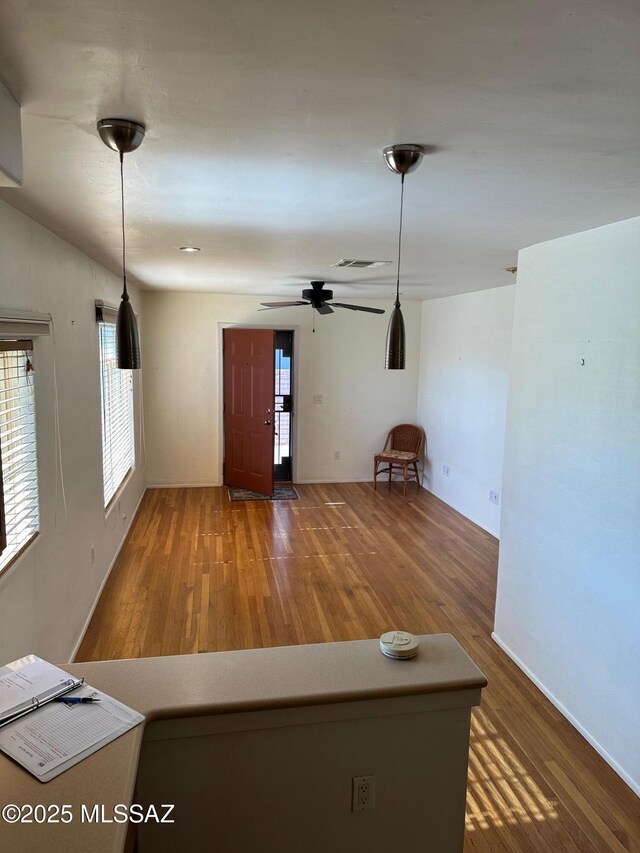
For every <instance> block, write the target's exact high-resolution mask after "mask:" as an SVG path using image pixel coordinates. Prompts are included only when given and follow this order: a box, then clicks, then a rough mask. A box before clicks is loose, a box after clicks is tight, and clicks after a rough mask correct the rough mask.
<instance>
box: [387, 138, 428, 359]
mask: <svg viewBox="0 0 640 853" xmlns="http://www.w3.org/2000/svg"><path fill="white" fill-rule="evenodd" d="M424 154H425V149H424V147H423V146H422V145H410V144H402V145H388V146H387V147H386V148H384V149H383V151H382V156H383V157H384V159H385V162H386V164H387V166H388V167H389V168H390V169H391V171H392V172H395V173H396V174H397V175H400V178H401V182H400V227H399V229H398V274H397V277H396V301H395V303H394V306H393V311H392V312H391V317H390V318H389V328H388V329H387V345H386V348H385V359H384V366H385V368H386V369H387V370H404V369H405V331H404V318H403V316H402V308H401V307H400V256H401V254H402V210H403V205H404V178H405V175H408V174H409V172H413V171H415V169H417V168H418V166H419V165H420V163H421V162H422V158H423V157H424Z"/></svg>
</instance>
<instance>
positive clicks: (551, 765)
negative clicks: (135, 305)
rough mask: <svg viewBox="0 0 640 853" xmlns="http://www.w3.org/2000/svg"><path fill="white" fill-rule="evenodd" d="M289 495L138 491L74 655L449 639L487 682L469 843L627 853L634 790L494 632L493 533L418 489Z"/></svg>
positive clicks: (317, 490) (633, 827) (477, 733)
mask: <svg viewBox="0 0 640 853" xmlns="http://www.w3.org/2000/svg"><path fill="white" fill-rule="evenodd" d="M297 489H298V491H299V493H300V500H299V501H282V502H269V501H254V502H236V503H230V502H229V501H228V498H227V491H226V489H204V488H203V489H162V490H150V491H148V492H147V494H146V495H145V498H144V500H143V503H142V506H141V509H140V511H139V513H138V516H137V518H136V520H135V522H134V525H133V528H132V530H131V533H130V535H129V538H128V539H127V542H126V544H125V546H124V548H123V550H122V552H121V554H120V557H119V559H118V562H117V564H116V566H115V567H114V570H113V572H112V574H111V577H110V578H109V581H108V583H107V585H106V587H105V590H104V593H103V595H102V597H101V600H100V602H99V604H98V607H97V609H96V612H95V615H94V618H93V620H92V622H91V625H90V626H89V630H88V631H87V634H86V637H85V639H84V642H83V644H82V647H81V649H80V652H79V654H78V656H77V660H100V659H110V658H126V657H145V656H149V655H168V654H186V653H192V652H207V651H218V650H222V649H241V648H252V647H256V646H277V645H286V644H295V643H316V642H327V641H333V640H351V639H365V638H371V637H378V636H379V635H380V634H381V633H382V632H383V631H385V630H388V629H389V628H392V627H399V628H403V629H405V630H408V631H412V632H413V633H416V634H426V633H439V632H450V633H452V634H453V635H454V636H455V637H456V638H457V639H458V640H459V642H460V643H461V644H462V645H463V646H464V647H465V649H466V650H467V651H468V652H469V654H470V655H471V656H472V657H473V659H474V660H475V661H476V663H477V664H478V666H480V668H481V669H483V671H484V672H485V674H486V675H487V678H488V679H489V686H488V688H487V689H486V690H485V691H484V694H483V702H482V706H481V708H479V709H475V710H474V714H473V724H472V743H471V756H470V767H469V790H468V797H467V833H466V844H465V851H467V853H469V852H470V851H492V853H493V851H500V853H503V851H518V853H519V851H536V853H538V851H541V853H551V851H581V853H590V851H625V850H626V851H640V800H638V798H637V797H636V796H635V795H634V794H633V793H632V792H631V790H630V789H629V788H628V787H627V786H626V785H625V784H624V783H623V782H622V781H621V780H620V779H619V777H618V776H617V775H616V774H615V773H614V772H613V770H611V768H610V767H609V766H608V765H607V764H606V763H605V762H604V761H603V760H602V759H601V758H600V756H599V755H597V753H596V752H595V751H594V750H593V749H592V748H591V747H590V746H589V745H588V744H587V743H586V741H585V740H584V739H583V738H582V737H581V736H580V735H579V734H578V732H577V731H576V730H575V729H574V728H573V727H572V726H571V725H570V724H569V723H568V722H567V721H566V720H565V719H564V717H562V715H561V714H560V713H559V712H558V711H557V710H556V709H555V708H554V707H553V705H551V703H550V702H548V701H547V699H545V697H544V696H543V695H542V694H541V693H540V691H539V690H538V689H537V688H536V687H534V685H533V684H532V683H531V682H530V681H529V680H528V679H527V678H526V677H525V676H524V675H523V673H522V672H521V671H520V670H519V669H518V668H517V667H516V666H515V664H513V663H512V662H511V661H510V660H509V658H508V657H507V656H506V655H505V654H504V653H503V652H502V651H501V650H500V649H499V648H498V647H497V646H496V645H495V643H494V642H493V641H492V640H491V636H490V635H491V630H492V627H493V606H494V601H495V586H496V568H497V554H498V543H497V541H496V540H495V539H494V538H493V537H491V536H490V535H489V534H487V533H485V532H484V531H482V530H481V529H480V528H478V527H476V526H475V525H473V524H472V523H471V522H469V521H467V520H466V519H465V518H463V517H462V516H461V515H459V514H458V513H456V512H454V511H453V510H452V509H450V508H449V507H448V506H446V505H445V504H443V503H442V502H441V501H439V500H438V499H437V498H435V497H433V496H432V495H430V494H429V493H427V492H425V491H421V492H420V493H418V494H416V490H415V488H411V489H409V490H408V492H409V493H408V494H407V497H406V498H403V496H402V487H401V485H398V486H396V485H394V487H393V489H392V491H391V492H389V491H388V490H387V488H386V487H382V488H380V489H379V490H378V492H374V491H373V488H372V487H371V485H369V484H355V483H354V484H341V485H316V486H298V487H297ZM612 724H614V721H613V720H612ZM425 841H426V843H428V839H425Z"/></svg>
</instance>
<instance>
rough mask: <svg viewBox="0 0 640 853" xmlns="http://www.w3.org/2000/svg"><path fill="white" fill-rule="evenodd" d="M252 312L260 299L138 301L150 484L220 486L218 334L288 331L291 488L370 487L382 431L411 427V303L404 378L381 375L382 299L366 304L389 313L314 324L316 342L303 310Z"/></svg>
mask: <svg viewBox="0 0 640 853" xmlns="http://www.w3.org/2000/svg"><path fill="white" fill-rule="evenodd" d="M289 296H290V294H283V297H285V298H289ZM349 301H353V300H349ZM259 303H260V297H258V296H231V295H224V294H189V293H158V292H145V293H144V294H143V305H144V311H143V315H144V321H143V331H144V335H143V358H144V363H145V371H144V399H145V412H146V416H145V421H146V439H147V440H146V444H147V455H148V467H147V482H148V483H150V484H154V485H177V484H196V485H205V484H209V485H211V484H213V485H219V484H220V483H221V482H222V469H221V453H222V441H221V427H222V420H221V411H220V402H221V390H222V382H221V359H220V357H219V356H220V351H221V350H220V346H221V324H244V325H263V326H267V327H268V326H270V325H272V326H279V327H280V328H283V327H284V328H294V329H296V337H297V341H298V347H297V355H298V358H297V362H296V364H295V369H296V370H297V376H298V384H297V401H296V402H295V406H296V419H295V425H294V429H296V428H297V430H298V435H299V443H298V445H297V447H296V448H295V451H294V453H295V457H296V459H297V470H296V480H297V482H337V481H354V480H370V479H371V478H372V473H371V472H372V469H373V455H374V453H375V451H376V450H378V449H379V448H380V447H381V446H382V444H383V443H384V439H385V437H386V434H387V431H388V429H389V427H391V426H392V425H393V424H394V423H402V422H404V421H410V422H414V421H415V418H416V398H417V385H418V362H419V346H420V305H419V303H417V302H407V303H405V305H404V306H403V309H404V310H403V313H404V317H405V323H406V328H407V347H408V349H407V364H408V368H407V369H406V370H402V371H398V370H395V371H388V370H385V369H384V367H383V362H384V347H385V340H386V331H387V324H388V322H389V310H390V309H391V307H392V304H391V300H390V299H388V300H386V301H382V300H366V304H367V305H372V306H373V307H382V308H385V309H387V313H386V314H383V315H375V314H366V313H356V312H352V311H346V310H340V309H336V311H335V313H334V314H332V315H331V316H328V317H317V318H316V332H315V334H313V333H312V331H311V321H312V311H311V310H310V309H308V308H305V307H300V308H290V309H285V308H283V309H278V310H276V311H270V312H259V311H258V308H259V307H260V305H259ZM314 394H321V395H322V397H323V403H322V404H321V405H317V404H315V405H314V404H313V395H314ZM334 450H340V454H341V459H340V461H336V460H334V458H333V453H334Z"/></svg>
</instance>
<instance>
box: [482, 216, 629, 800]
mask: <svg viewBox="0 0 640 853" xmlns="http://www.w3.org/2000/svg"><path fill="white" fill-rule="evenodd" d="M639 270H640V218H637V219H632V220H628V221H625V222H619V223H615V224H613V225H608V226H605V227H603V228H597V229H595V230H592V231H588V232H585V233H582V234H575V235H573V236H571V237H565V238H563V239H559V240H554V241H551V242H549V243H543V244H541V245H538V246H532V247H530V248H528V249H525V250H524V251H522V252H521V253H520V257H519V260H518V287H517V297H516V307H515V324H514V337H513V342H514V345H513V354H512V375H511V382H510V391H509V402H508V414H507V431H506V444H505V459H504V479H503V511H502V538H501V547H500V564H499V572H498V595H497V604H496V620H495V634H494V637H495V639H496V640H497V642H498V643H499V644H500V645H501V646H502V647H503V648H504V649H505V651H507V653H508V654H510V655H511V657H512V658H513V659H514V660H515V661H516V663H518V664H519V665H520V666H521V668H522V669H524V671H525V672H527V673H528V674H529V676H530V677H531V678H532V679H533V680H534V681H535V682H536V683H537V684H538V686H539V687H540V688H541V689H542V690H543V691H544V692H545V693H546V695H547V696H548V697H549V698H550V699H551V700H552V701H553V702H554V703H555V704H556V705H557V706H558V708H560V710H561V711H562V712H563V713H564V714H565V715H566V716H567V717H568V718H569V719H570V720H571V721H572V722H573V723H574V724H575V725H576V726H577V727H578V729H579V730H580V731H581V732H582V733H583V734H584V735H585V736H586V737H587V739H588V740H589V741H590V742H591V743H592V745H593V746H595V748H596V749H597V750H598V751H599V752H600V753H601V754H602V755H603V756H604V757H605V759H606V760H608V761H609V763H610V764H611V765H612V766H613V767H614V769H616V770H617V771H618V773H619V774H620V775H621V776H622V777H623V778H624V779H625V780H626V781H627V782H628V783H629V784H630V785H631V786H632V787H633V788H634V789H635V790H636V791H637V792H638V793H640V738H639V737H638V719H639V718H638V708H639V707H640V664H639V661H640V523H639V519H640V322H639V320H640V286H639V283H638V282H639V279H638V272H639Z"/></svg>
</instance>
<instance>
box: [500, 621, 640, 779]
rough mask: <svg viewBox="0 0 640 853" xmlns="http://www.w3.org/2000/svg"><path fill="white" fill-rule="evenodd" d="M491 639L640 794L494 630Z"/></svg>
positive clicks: (595, 741)
mask: <svg viewBox="0 0 640 853" xmlns="http://www.w3.org/2000/svg"><path fill="white" fill-rule="evenodd" d="M491 639H492V640H493V641H494V643H496V645H498V646H500V648H501V649H502V651H503V652H504V653H505V654H506V655H507V657H509V658H511V660H512V661H513V662H514V663H515V664H516V666H518V667H519V668H520V669H521V670H522V671H523V672H524V674H525V675H526V676H527V678H528V679H529V680H530V681H532V682H533V683H534V684H535V686H536V687H537V688H538V690H540V691H541V692H542V693H544V695H545V696H546V697H547V699H548V700H549V702H551V704H552V705H555V707H556V708H557V709H558V711H560V713H561V714H562V716H563V717H566V719H567V720H568V721H569V722H570V723H571V725H572V726H573V727H574V728H575V729H577V730H578V731H579V732H580V734H581V735H582V737H583V738H584V739H585V740H586V741H587V742H588V743H589V744H590V746H592V747H593V748H594V749H595V751H596V752H597V753H598V755H600V756H601V757H602V758H604V760H605V761H606V762H607V764H608V765H609V767H611V769H612V770H614V771H615V772H616V773H617V774H618V776H619V777H620V778H621V779H622V781H623V782H625V783H626V784H627V785H628V786H629V787H630V788H631V790H632V791H633V792H634V793H635V794H637V795H638V796H640V784H638V782H636V781H635V779H632V778H631V776H630V775H629V774H628V773H627V772H626V771H625V770H624V769H623V768H622V767H621V766H620V765H619V764H618V762H617V761H616V760H615V758H613V757H612V756H611V755H610V754H609V753H608V752H607V750H606V749H605V748H604V747H603V746H601V745H600V744H599V743H598V741H597V740H596V739H595V738H594V737H593V736H592V735H591V734H589V732H588V731H587V730H586V729H585V727H584V726H583V725H582V724H581V723H580V722H579V721H578V720H577V719H576V718H575V717H574V716H573V714H572V713H571V712H570V711H568V710H567V709H566V708H565V706H564V705H563V704H562V702H560V701H559V700H558V699H557V698H556V697H555V696H554V695H553V693H552V692H551V691H550V690H548V689H547V688H546V687H545V686H544V684H542V682H541V681H540V680H539V679H538V678H537V677H536V676H535V675H534V673H533V672H532V671H531V670H530V669H529V667H528V666H527V665H526V664H525V663H523V662H522V661H521V660H520V658H519V657H518V656H517V655H516V654H515V653H514V652H513V651H512V650H511V649H510V648H509V646H508V645H507V644H506V643H505V642H503V641H502V640H501V639H500V637H499V636H498V635H497V634H496V632H495V631H493V632H492V634H491Z"/></svg>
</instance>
